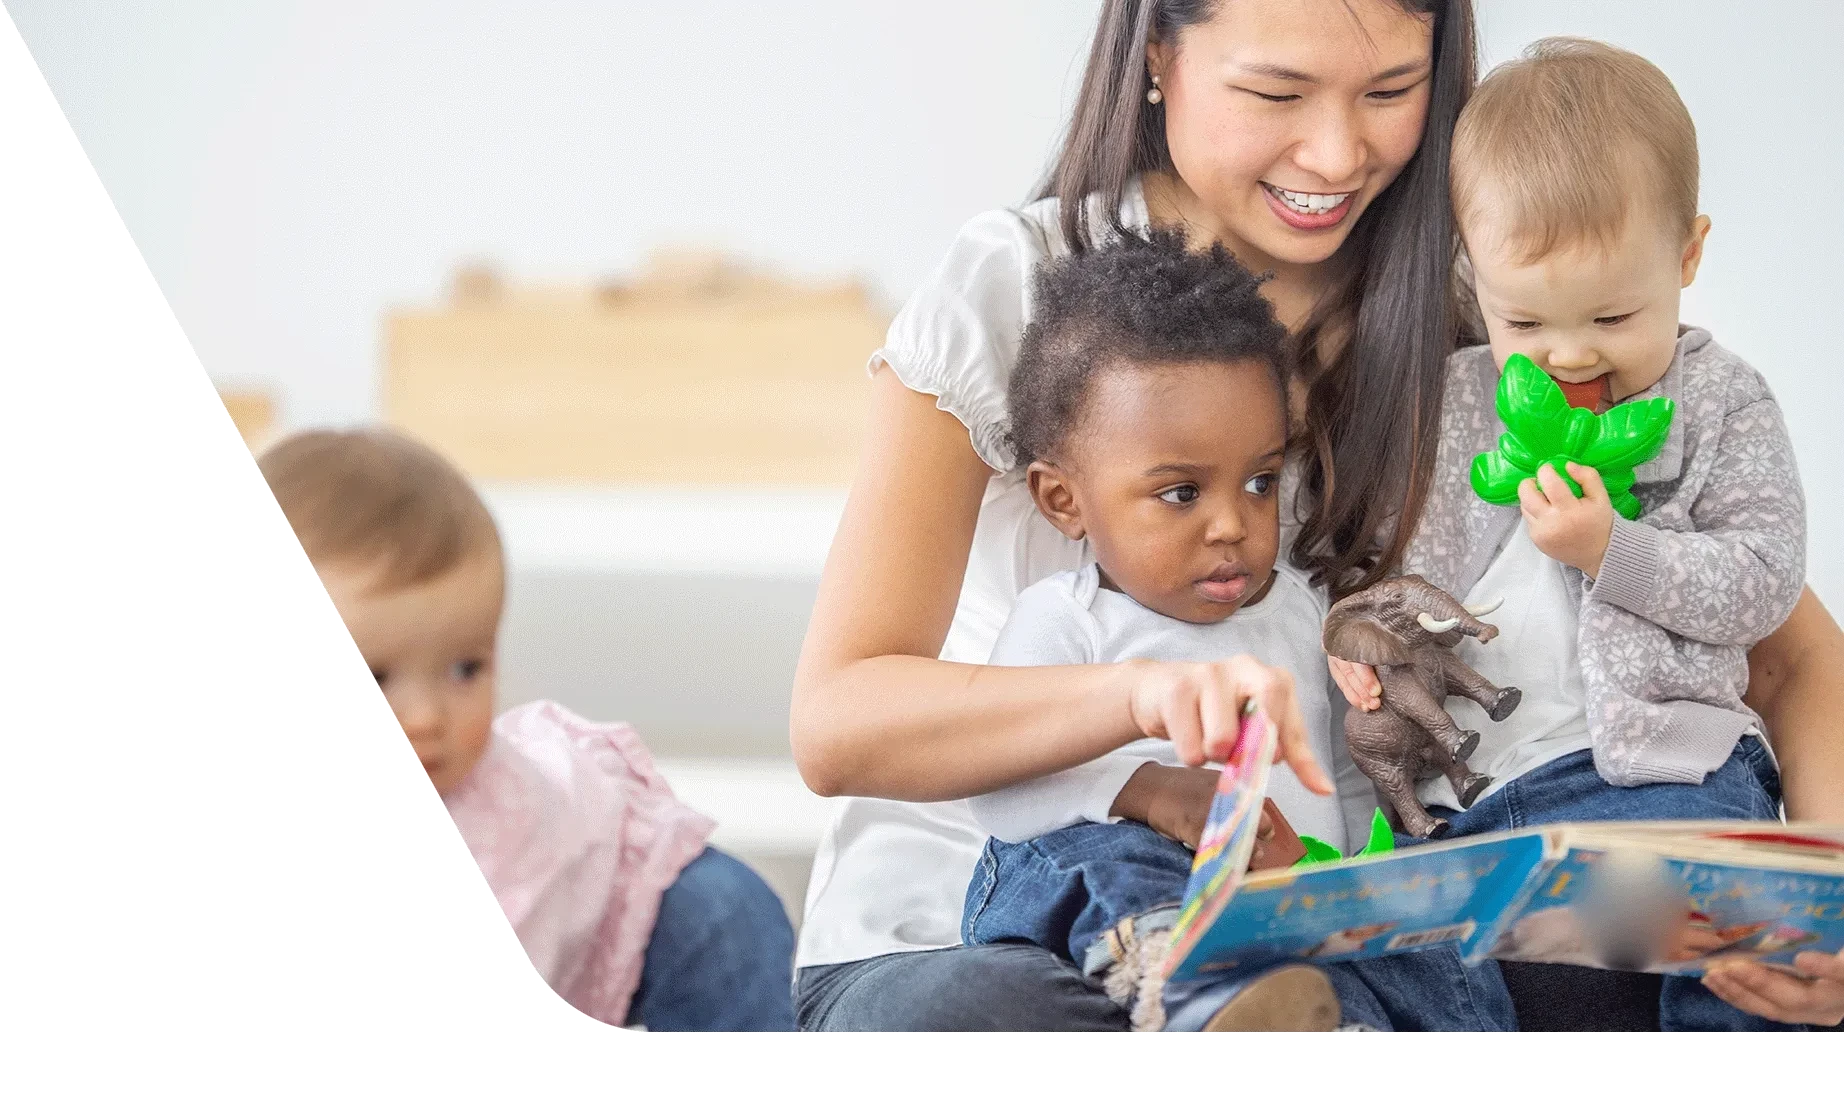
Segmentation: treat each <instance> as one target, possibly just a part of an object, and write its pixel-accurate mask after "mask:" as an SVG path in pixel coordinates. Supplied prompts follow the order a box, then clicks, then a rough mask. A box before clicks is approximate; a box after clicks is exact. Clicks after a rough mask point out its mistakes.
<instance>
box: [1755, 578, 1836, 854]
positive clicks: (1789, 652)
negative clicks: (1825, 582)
mask: <svg viewBox="0 0 1844 1112" xmlns="http://www.w3.org/2000/svg"><path fill="white" fill-rule="evenodd" d="M1748 672H1749V682H1748V693H1747V695H1746V696H1745V698H1746V699H1747V702H1748V705H1749V706H1751V707H1753V708H1754V710H1755V713H1757V714H1759V715H1760V716H1761V718H1762V720H1763V721H1765V722H1766V723H1767V735H1768V737H1769V738H1771V739H1772V741H1773V748H1774V756H1775V757H1776V758H1778V759H1779V761H1780V783H1781V790H1782V792H1783V794H1784V795H1785V798H1786V813H1787V817H1788V818H1791V819H1806V820H1816V821H1822V822H1844V714H1841V713H1839V703H1838V697H1839V693H1840V691H1844V631H1840V630H1839V629H1838V623H1837V622H1836V621H1835V620H1834V619H1833V618H1832V617H1831V614H1830V613H1829V612H1828V611H1827V610H1826V609H1825V604H1824V603H1822V602H1820V601H1819V600H1818V596H1817V595H1815V594H1813V593H1812V588H1810V587H1807V588H1806V589H1805V592H1804V593H1803V594H1801V595H1800V596H1799V602H1798V604H1797V605H1795V606H1794V607H1793V613H1792V614H1791V615H1790V616H1789V617H1788V618H1787V619H1786V622H1785V623H1784V624H1783V625H1781V627H1780V628H1779V629H1778V630H1776V631H1775V632H1774V633H1773V634H1772V635H1770V636H1769V637H1768V638H1767V639H1766V640H1765V641H1762V642H1760V643H1759V644H1757V645H1755V647H1754V648H1753V649H1752V650H1750V652H1749V653H1748Z"/></svg>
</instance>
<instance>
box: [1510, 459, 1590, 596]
mask: <svg viewBox="0 0 1844 1112" xmlns="http://www.w3.org/2000/svg"><path fill="white" fill-rule="evenodd" d="M1567 466H1568V469H1569V476H1570V477H1571V478H1573V479H1574V480H1575V481H1576V482H1578V483H1580V484H1581V497H1580V498H1577V497H1576V496H1575V492H1574V491H1572V490H1570V489H1569V484H1568V483H1566V482H1564V481H1563V478H1562V476H1561V475H1558V474H1557V473H1556V469H1555V467H1553V466H1552V465H1550V464H1547V463H1546V464H1544V465H1543V466H1541V467H1539V468H1537V477H1536V478H1534V479H1525V480H1524V481H1523V482H1522V483H1520V484H1519V485H1518V488H1517V500H1518V505H1519V508H1520V509H1522V511H1523V513H1524V523H1525V524H1526V525H1527V526H1528V527H1529V529H1530V539H1531V541H1532V542H1533V543H1535V544H1536V546H1537V548H1538V549H1539V550H1540V551H1542V553H1543V554H1544V555H1545V556H1548V557H1550V558H1551V559H1553V560H1559V561H1561V562H1562V563H1565V564H1567V565H1569V566H1570V567H1572V568H1577V569H1580V570H1581V572H1582V573H1583V574H1585V575H1586V576H1587V577H1588V578H1590V579H1593V578H1594V577H1595V576H1597V575H1599V574H1600V573H1601V559H1602V558H1603V557H1605V556H1606V555H1607V542H1608V541H1609V540H1610V539H1612V537H1613V525H1614V508H1613V502H1612V500H1611V499H1609V498H1608V497H1607V485H1606V484H1605V483H1603V482H1601V473H1600V472H1598V471H1596V470H1595V469H1594V468H1592V467H1584V466H1582V465H1581V464H1579V463H1570V464H1568V465H1567Z"/></svg>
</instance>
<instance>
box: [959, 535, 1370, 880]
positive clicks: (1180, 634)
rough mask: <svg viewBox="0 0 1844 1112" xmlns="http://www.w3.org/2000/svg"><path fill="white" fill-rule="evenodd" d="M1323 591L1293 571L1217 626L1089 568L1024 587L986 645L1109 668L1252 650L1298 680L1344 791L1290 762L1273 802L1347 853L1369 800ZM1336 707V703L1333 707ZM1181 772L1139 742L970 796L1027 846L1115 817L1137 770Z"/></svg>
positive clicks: (1317, 743)
mask: <svg viewBox="0 0 1844 1112" xmlns="http://www.w3.org/2000/svg"><path fill="white" fill-rule="evenodd" d="M1325 611H1326V606H1325V600H1324V596H1323V595H1322V594H1321V593H1320V592H1318V591H1316V590H1314V589H1313V588H1312V586H1311V585H1310V584H1308V583H1307V581H1306V579H1305V577H1303V576H1302V575H1300V574H1299V573H1298V572H1296V571H1294V570H1293V569H1292V568H1288V567H1277V568H1276V569H1275V580H1274V585H1273V587H1271V588H1270V589H1269V591H1268V593H1267V595H1266V596H1265V597H1263V598H1262V599H1261V601H1260V602H1257V603H1254V604H1251V605H1247V606H1244V607H1242V608H1241V609H1239V610H1237V611H1236V613H1235V614H1233V615H1231V616H1230V617H1228V618H1226V619H1224V620H1223V621H1220V622H1215V623H1212V624H1208V625H1201V624H1197V623H1193V622H1186V621H1180V620H1179V619H1177V618H1170V617H1167V616H1165V615H1164V614H1160V613H1159V612H1157V611H1155V610H1149V609H1147V608H1146V607H1144V606H1142V605H1140V604H1139V603H1137V602H1135V601H1134V600H1133V599H1132V598H1131V597H1129V596H1128V595H1126V594H1123V593H1121V592H1119V591H1113V590H1107V589H1104V588H1103V587H1102V586H1101V574H1100V570H1099V569H1098V568H1097V567H1096V565H1095V564H1093V563H1090V564H1087V565H1085V566H1083V567H1082V568H1080V569H1078V570H1076V571H1066V572H1062V573H1059V574H1057V575H1053V576H1050V577H1049V578H1047V579H1043V580H1040V581H1039V582H1037V583H1034V584H1032V585H1031V586H1030V587H1027V588H1026V589H1025V590H1024V592H1023V593H1022V594H1020V595H1019V596H1018V603H1017V605H1016V606H1015V607H1014V608H1013V610H1012V613H1011V616H1010V617H1009V618H1008V619H1007V620H1006V623H1005V627H1004V629H1002V630H1001V631H1000V633H999V638H998V640H997V641H996V642H995V643H994V645H993V650H992V658H991V663H993V664H1001V665H1050V664H1109V663H1116V662H1119V661H1124V660H1173V661H1180V660H1189V661H1208V660H1219V659H1222V658H1224V657H1230V656H1235V655H1237V654H1240V653H1247V654H1249V655H1251V656H1253V657H1255V658H1256V659H1257V660H1260V661H1262V662H1263V663H1264V664H1268V665H1270V666H1273V667H1276V668H1284V669H1286V670H1287V671H1289V672H1291V673H1292V674H1293V678H1294V685H1295V687H1296V689H1297V691H1298V693H1299V702H1300V711H1301V713H1302V714H1303V715H1304V716H1305V720H1306V726H1307V730H1308V732H1309V735H1310V737H1311V742H1312V749H1313V755H1314V756H1315V757H1317V758H1318V760H1319V762H1320V765H1321V767H1323V768H1324V769H1325V770H1326V772H1327V774H1328V775H1332V776H1333V777H1334V779H1335V780H1336V781H1337V783H1338V786H1339V795H1338V796H1337V797H1331V796H1321V795H1314V794H1313V793H1312V792H1309V791H1307V790H1306V788H1305V787H1304V786H1303V785H1302V784H1301V783H1300V781H1299V779H1298V778H1297V777H1295V776H1294V774H1293V770H1292V769H1290V768H1288V767H1287V766H1286V765H1276V766H1275V767H1274V770H1273V774H1272V775H1271V776H1270V778H1269V780H1268V795H1269V797H1270V798H1272V799H1273V800H1274V802H1275V804H1276V805H1277V806H1279V807H1280V810H1281V813H1282V814H1283V815H1285V816H1287V821H1288V822H1289V823H1291V824H1292V825H1293V828H1294V829H1295V830H1296V831H1297V832H1299V833H1302V834H1310V835H1312V836H1313V837H1315V838H1319V839H1321V840H1323V841H1326V842H1329V843H1330V844H1332V845H1334V846H1338V847H1339V848H1340V849H1341V850H1344V851H1347V852H1348V851H1349V850H1350V848H1351V845H1352V843H1353V838H1354V837H1355V838H1356V840H1357V841H1358V842H1359V843H1361V842H1362V840H1363V835H1364V833H1366V832H1367V831H1368V829H1369V824H1370V815H1371V810H1372V808H1373V807H1374V805H1375V795H1374V793H1373V792H1372V791H1371V789H1370V785H1369V782H1368V781H1366V780H1364V778H1363V775H1362V773H1358V772H1357V771H1356V769H1355V766H1353V765H1352V764H1351V762H1350V760H1349V758H1348V757H1347V756H1346V753H1345V747H1344V744H1343V730H1342V723H1335V722H1334V721H1333V715H1332V706H1331V675H1330V672H1329V671H1328V670H1327V667H1326V659H1325V651H1324V650H1323V649H1322V648H1321V647H1320V629H1321V627H1322V625H1323V623H1324V620H1325ZM1340 709H1342V704H1341V705H1340ZM1149 762H1156V763H1159V764H1167V765H1177V764H1179V763H1181V762H1180V761H1179V760H1178V754H1177V750H1176V749H1175V748H1174V747H1173V745H1172V743H1171V742H1169V741H1161V740H1157V739H1154V738H1143V739H1141V740H1139V741H1135V742H1129V743H1128V744H1126V745H1123V746H1121V747H1120V748H1119V749H1116V750H1115V751H1114V752H1112V753H1109V754H1107V755H1106V756H1103V757H1099V758H1097V759H1095V760H1092V761H1090V762H1088V763H1087V764H1083V765H1078V766H1077V767H1075V768H1072V769H1067V770H1065V771H1063V772H1057V773H1052V774H1051V775H1049V776H1041V777H1039V778H1037V779H1035V780H1029V781H1026V782H1024V783H1022V784H1016V785H1013V786H1012V787H1009V788H1003V789H1000V790H999V791H996V792H990V793H988V794H986V795H981V796H976V797H974V798H972V799H970V800H968V804H969V806H970V807H971V809H972V811H973V816H974V819H975V821H977V822H978V823H979V824H980V825H981V826H983V827H984V828H985V829H986V831H987V832H988V833H990V834H991V835H992V836H993V837H995V838H998V839H1000V840H1001V841H1006V842H1023V841H1028V840H1030V839H1032V838H1035V837H1037V836H1039V835H1041V834H1046V833H1049V832H1050V831H1052V830H1059V829H1062V828H1063V827H1065V826H1072V825H1074V824H1076V823H1079V822H1084V821H1087V822H1102V823H1105V822H1114V821H1116V820H1115V819H1113V818H1111V817H1110V816H1109V815H1108V811H1109V809H1110V808H1111V806H1112V805H1113V803H1114V797H1115V796H1116V795H1118V794H1119V793H1120V789H1121V787H1122V786H1123V785H1125V784H1126V782H1127V780H1128V778H1130V777H1131V776H1132V775H1133V773H1134V772H1135V771H1136V770H1137V769H1138V768H1139V767H1140V766H1141V765H1143V764H1147V763H1149Z"/></svg>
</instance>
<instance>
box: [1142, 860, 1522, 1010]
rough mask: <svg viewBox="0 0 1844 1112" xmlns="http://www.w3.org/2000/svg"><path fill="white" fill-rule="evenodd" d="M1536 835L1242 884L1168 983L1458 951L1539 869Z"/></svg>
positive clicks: (1492, 922) (1262, 875)
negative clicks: (1288, 965) (1447, 948)
mask: <svg viewBox="0 0 1844 1112" xmlns="http://www.w3.org/2000/svg"><path fill="white" fill-rule="evenodd" d="M1548 844H1549V843H1548V839H1547V838H1546V837H1545V835H1544V834H1543V833H1541V832H1532V833H1520V834H1507V835H1504V836H1501V837H1491V838H1477V839H1468V840H1466V841H1463V842H1455V843H1449V844H1444V845H1437V846H1422V847H1417V848H1414V849H1409V850H1404V851H1402V852H1399V853H1393V854H1388V855H1385V856H1381V857H1367V858H1354V859H1350V860H1347V861H1342V862H1339V863H1336V864H1329V865H1321V866H1317V867H1311V868H1305V869H1295V870H1286V871H1274V872H1268V873H1260V874H1255V875H1253V876H1250V877H1248V878H1247V879H1246V880H1245V881H1244V882H1243V884H1242V886H1241V887H1240V888H1238V889H1236V891H1235V894H1234V895H1233V896H1232V897H1230V899H1229V901H1228V903H1227V904H1226V905H1225V906H1224V907H1223V908H1222V910H1221V911H1220V912H1219V913H1217V915H1216V916H1215V918H1214V919H1211V920H1210V921H1209V922H1208V924H1207V925H1205V926H1203V927H1202V928H1201V934H1200V936H1199V937H1198V939H1197V940H1196V942H1195V943H1194V944H1193V945H1192V946H1191V949H1190V951H1189V952H1188V953H1187V954H1186V955H1185V956H1184V958H1183V959H1182V961H1181V962H1180V963H1179V964H1178V966H1177V967H1176V968H1174V969H1173V970H1172V971H1171V974H1170V977H1171V979H1172V980H1175V981H1179V980H1186V979H1189V978H1193V977H1198V976H1204V975H1214V974H1218V973H1223V972H1230V971H1236V970H1248V971H1255V970H1259V969H1262V968H1265V967H1267V966H1270V965H1274V964H1277V963H1280V962H1287V961H1301V960H1305V961H1314V962H1334V961H1350V960H1353V959H1356V958H1360V957H1374V956H1377V955H1380V954H1386V953H1402V952H1407V951H1411V950H1421V949H1426V948H1428V947H1430V946H1438V945H1442V944H1445V943H1450V942H1457V943H1465V942H1467V941H1468V940H1470V939H1473V938H1474V937H1475V935H1480V934H1482V932H1489V931H1490V930H1491V929H1492V928H1493V927H1494V925H1495V924H1497V923H1498V922H1499V921H1500V920H1501V919H1502V918H1503V917H1504V916H1505V913H1506V911H1507V908H1508V906H1509V905H1510V904H1511V903H1512V901H1513V900H1515V899H1516V897H1517V896H1518V895H1519V894H1520V893H1522V892H1524V891H1525V890H1526V888H1527V887H1529V885H1528V883H1527V882H1528V881H1529V880H1530V879H1531V877H1532V875H1533V874H1534V873H1535V872H1537V871H1538V870H1539V869H1540V868H1543V867H1545V860H1546V850H1545V847H1546V846H1547V845H1548Z"/></svg>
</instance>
